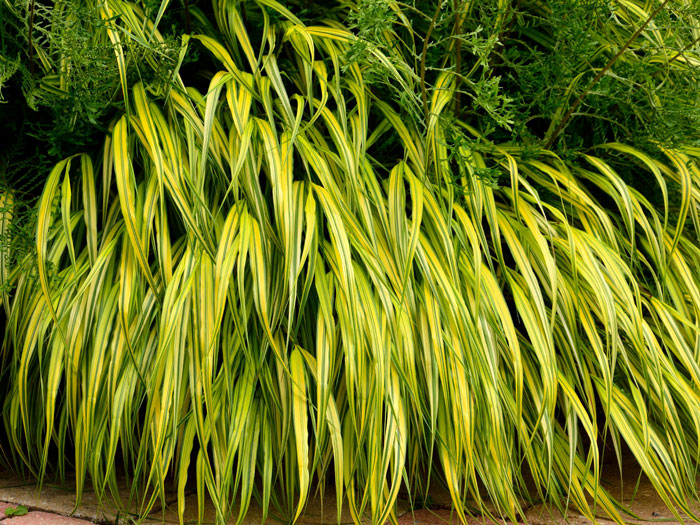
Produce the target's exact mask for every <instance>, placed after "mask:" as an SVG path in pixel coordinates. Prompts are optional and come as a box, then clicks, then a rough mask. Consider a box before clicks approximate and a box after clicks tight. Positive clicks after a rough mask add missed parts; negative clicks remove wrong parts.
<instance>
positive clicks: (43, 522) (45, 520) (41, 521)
mask: <svg viewBox="0 0 700 525" xmlns="http://www.w3.org/2000/svg"><path fill="white" fill-rule="evenodd" d="M89 523H92V522H90V521H85V520H80V519H78V518H69V517H67V516H59V515H58V514H51V513H50V512H30V513H29V514H25V515H24V516H15V517H14V518H7V519H5V520H3V521H2V525H88V524H89Z"/></svg>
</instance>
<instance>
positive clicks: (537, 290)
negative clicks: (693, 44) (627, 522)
mask: <svg viewBox="0 0 700 525" xmlns="http://www.w3.org/2000/svg"><path fill="white" fill-rule="evenodd" d="M260 4H261V5H264V6H266V10H264V12H265V17H264V22H265V24H264V28H263V29H262V33H261V37H260V38H261V40H260V41H259V42H258V41H257V40H253V39H251V38H249V35H248V34H247V33H246V27H245V26H244V24H243V23H242V20H243V18H242V16H241V15H240V13H239V11H238V8H237V5H236V3H233V2H232V3H227V2H224V3H222V4H216V6H215V14H216V15H217V24H218V28H219V30H220V31H221V32H222V33H223V35H224V36H223V38H221V39H214V38H213V37H212V36H205V35H195V36H193V37H192V39H193V40H195V41H197V42H198V43H199V44H200V45H202V46H203V47H204V48H206V49H207V50H208V52H209V53H211V56H213V57H214V58H215V60H216V61H217V67H218V71H216V72H213V73H212V74H210V75H209V78H208V83H209V85H208V88H205V89H200V90H198V89H195V88H194V87H192V86H190V85H187V84H186V83H185V81H184V80H183V79H182V78H180V76H178V75H175V76H174V80H173V86H172V88H171V89H170V90H169V91H168V92H167V93H162V92H161V93H155V94H154V93H152V92H150V91H149V90H148V89H147V87H148V86H145V85H143V84H141V83H138V82H129V81H127V78H126V75H122V78H121V82H122V85H121V88H122V90H123V96H124V97H125V105H126V108H127V110H126V112H125V113H124V114H122V115H120V116H118V117H117V118H116V119H115V120H114V121H113V123H112V124H111V126H110V129H109V132H108V133H107V134H106V135H105V138H104V149H103V152H102V154H101V155H100V156H99V157H94V156H91V155H88V154H79V155H74V156H72V157H69V158H66V159H65V160H63V161H61V162H59V163H58V164H57V165H56V166H55V168H54V169H53V171H52V172H51V173H50V175H49V177H48V180H47V182H46V184H45V187H44V190H43V194H42V196H41V199H40V201H39V203H38V212H37V213H38V218H37V230H36V259H37V269H36V271H35V272H32V271H24V272H14V273H12V272H11V271H10V270H5V269H3V272H4V275H3V277H4V279H6V280H12V284H13V287H14V288H13V290H12V292H11V293H10V294H7V295H6V296H5V298H4V303H5V304H4V306H5V308H6V310H7V312H8V321H7V327H6V339H5V345H4V353H3V355H4V363H3V367H4V368H3V377H4V379H5V381H6V382H7V385H8V386H7V389H8V394H7V396H6V397H5V400H4V404H3V412H2V423H3V426H4V432H5V435H6V443H7V446H6V448H5V449H4V452H5V453H6V454H7V456H8V457H9V458H10V462H11V464H12V465H14V466H15V467H16V468H18V469H28V470H29V471H30V472H31V473H32V474H33V475H35V476H36V477H38V478H39V479H40V480H43V479H46V478H48V477H49V476H53V475H54V474H58V475H59V476H60V477H62V476H64V475H65V474H66V472H69V473H71V474H72V473H74V474H75V483H76V486H77V490H78V494H80V493H81V492H82V491H83V490H84V489H85V488H86V486H88V485H92V487H94V489H95V490H96V492H97V494H98V495H99V496H101V497H105V498H109V497H114V498H118V485H119V483H120V479H121V477H122V476H126V478H127V479H128V480H130V482H131V488H132V491H133V494H134V495H135V496H136V497H137V500H138V502H139V504H138V512H139V513H140V514H141V515H145V514H147V513H148V512H150V511H151V510H152V509H153V508H154V506H155V504H156V503H158V502H159V501H161V500H164V498H165V493H166V491H167V490H169V489H170V487H175V488H176V490H177V495H178V501H177V509H178V512H179V514H180V516H181V519H182V517H183V516H184V510H185V508H184V505H185V495H186V494H187V493H189V492H188V491H189V490H190V488H192V489H194V490H195V491H196V494H197V501H198V507H199V515H200V518H201V516H202V513H203V509H204V504H205V500H206V499H209V500H210V501H211V504H212V505H213V507H214V508H215V511H216V516H217V521H218V522H224V521H225V520H227V519H230V518H234V519H235V518H236V517H239V518H241V517H242V516H244V515H245V513H246V511H247V508H248V506H249V503H250V501H251V498H253V497H254V498H255V500H256V501H257V502H258V503H259V504H260V505H261V507H262V509H263V513H264V514H265V515H268V513H269V514H270V515H275V516H282V517H283V518H284V519H285V520H289V521H295V520H296V519H298V518H299V517H300V516H301V515H302V514H303V512H304V508H305V504H306V503H307V501H308V500H309V499H310V498H311V497H313V495H314V494H315V493H316V491H317V490H322V489H323V488H324V487H327V488H328V489H331V488H332V489H333V491H334V493H335V496H336V498H337V500H336V501H337V512H338V516H340V511H341V507H342V506H346V507H347V508H348V509H349V511H350V512H351V515H352V517H353V519H354V520H355V521H358V522H359V521H360V520H363V519H370V520H371V521H372V522H373V523H384V522H385V521H387V520H390V521H393V520H395V519H396V510H395V509H396V502H397V498H398V497H399V495H400V494H401V495H402V497H408V498H409V499H410V501H411V502H413V504H415V505H416V506H419V505H421V504H423V503H424V502H425V501H426V500H427V498H428V494H429V493H430V490H431V488H432V487H437V486H442V487H445V488H446V489H447V490H448V491H449V494H450V496H451V499H452V504H453V505H454V510H455V517H457V518H459V519H461V520H465V519H466V516H467V515H468V514H474V513H476V514H479V513H487V514H488V513H489V512H491V513H493V514H495V515H498V516H503V517H506V518H509V519H512V520H516V519H518V518H519V517H522V514H523V512H524V511H523V506H524V504H525V502H528V501H545V502H549V503H552V504H554V505H557V506H560V507H562V508H564V507H567V506H568V507H574V508H576V509H578V510H579V511H580V512H581V513H582V514H583V515H585V516H586V517H588V518H590V519H594V517H595V516H596V515H599V514H601V513H602V514H606V515H608V516H609V517H611V518H612V519H614V520H616V521H618V522H620V521H622V520H623V519H625V518H629V516H628V515H626V514H625V513H624V510H625V509H624V506H622V505H621V503H620V502H618V501H616V500H615V499H614V498H613V497H612V496H611V495H610V494H609V493H608V492H607V491H606V489H605V488H604V487H603V486H602V485H601V482H600V481H601V478H600V477H601V470H602V464H603V461H604V454H603V452H604V451H605V452H606V454H608V455H610V454H612V455H613V456H617V459H618V460H619V454H620V453H621V451H622V449H623V448H626V449H628V450H629V452H630V453H631V454H632V455H633V456H634V458H635V459H636V461H637V462H638V463H639V466H640V467H641V469H642V470H643V472H644V474H645V475H646V476H648V478H649V480H650V481H651V483H652V484H653V485H654V487H655V488H656V490H657V491H658V492H659V495H660V496H661V498H662V499H663V501H664V502H665V503H666V504H667V505H668V507H669V508H670V509H671V510H672V511H673V512H674V515H676V516H677V517H678V516H679V515H678V512H684V513H686V514H688V515H689V516H691V517H693V518H696V516H694V515H693V514H692V511H691V509H690V503H691V502H692V500H694V499H695V498H696V496H697V492H696V473H697V468H698V456H699V454H700V367H699V359H700V357H699V352H700V333H699V330H698V328H699V322H700V319H699V317H698V316H699V315H700V273H699V272H698V267H697V261H698V260H700V247H698V245H697V243H696V239H697V237H696V235H697V234H696V229H695V228H696V227H697V225H698V224H697V210H698V206H700V192H699V186H698V184H699V183H700V167H699V166H700V165H699V164H698V162H699V160H698V159H699V158H700V149H698V148H694V147H692V146H678V147H671V146H664V145H661V144H659V145H658V146H657V147H656V149H655V150H654V151H653V152H651V153H650V152H648V151H643V150H641V149H638V148H635V147H632V146H629V145H625V144H622V143H601V144H599V145H598V146H596V147H594V148H592V149H590V150H588V151H587V153H585V154H584V155H582V156H579V157H575V158H564V157H561V156H558V155H557V154H556V153H555V152H554V150H541V151H538V152H537V154H533V152H532V149H531V148H525V147H522V146H515V145H513V143H507V144H506V143H504V144H499V143H493V142H490V141H489V139H488V138H486V137H485V136H484V135H483V134H482V133H481V131H480V130H479V129H478V128H476V127H472V126H470V125H468V124H467V123H465V122H464V121H462V120H459V119H456V120H455V119H453V118H449V119H448V118H443V117H446V116H447V114H448V111H449V108H450V107H451V104H452V103H453V100H454V98H455V92H456V90H457V89H458V85H457V79H456V77H455V76H454V75H453V74H451V73H450V71H449V70H446V71H444V72H442V73H440V74H439V75H437V76H436V77H435V81H434V83H433V84H432V86H430V89H426V90H425V91H424V93H425V95H426V99H425V104H427V106H426V107H424V108H423V109H425V117H426V118H425V120H424V121H422V123H421V121H420V119H414V118H406V116H405V115H404V114H403V113H401V112H400V110H399V108H398V107H396V106H395V105H393V104H391V103H390V101H388V100H382V98H381V97H377V96H375V95H374V94H373V90H372V87H371V86H370V85H369V84H368V82H367V79H366V78H365V74H366V70H365V68H364V67H363V63H362V61H354V62H346V61H344V57H346V56H347V55H346V53H347V51H348V48H349V46H351V45H352V43H353V39H354V38H355V37H354V36H353V34H352V33H351V32H349V31H348V30H346V29H345V28H344V27H343V26H341V25H340V24H338V23H335V22H328V23H322V24H321V23H319V24H318V25H305V24H303V23H302V22H301V21H300V20H298V19H297V18H296V17H295V16H294V15H292V14H291V13H290V12H289V11H287V10H286V9H285V8H284V7H282V6H281V5H279V4H277V3H274V2H273V1H271V0H265V1H262V2H260ZM103 9H104V10H105V11H104V17H105V19H109V20H115V21H114V22H113V23H114V24H115V25H114V27H113V28H112V29H109V35H110V38H111V39H112V41H113V43H114V44H115V49H116V56H117V59H118V60H123V56H124V55H123V54H121V51H120V50H121V48H122V46H123V45H125V44H124V42H123V39H125V38H127V36H128V35H132V36H133V38H144V39H145V38H146V37H148V38H154V39H158V38H160V34H159V33H158V32H157V31H156V30H155V29H154V28H153V26H152V25H149V23H148V21H147V20H146V19H142V18H139V16H140V15H139V13H140V11H139V10H138V9H137V8H136V7H133V6H132V7H129V4H122V3H118V2H108V3H107V4H106V5H105V7H103ZM112 10H114V11H112ZM119 10H123V11H119ZM267 10H269V11H270V12H274V14H275V17H274V20H272V19H271V18H270V17H268V14H267V12H268V11H267ZM114 12H117V13H119V12H122V14H123V15H124V13H126V14H127V15H129V16H126V15H124V16H122V18H121V19H120V20H119V21H118V22H117V21H116V20H117V19H116V18H114ZM129 17H131V18H129ZM144 20H146V21H144ZM129 23H133V25H132V26H129V25H128V24H129ZM117 24H123V25H124V27H127V28H128V29H129V31H126V30H119V31H118V30H117V29H116V27H117ZM122 29H123V27H122ZM130 31H131V32H130ZM138 31H141V34H139V33H138ZM192 43H193V42H190V45H191V44H192ZM279 50H283V51H284V53H285V54H286V56H288V57H291V59H290V60H289V63H294V64H297V66H298V67H296V68H295V69H289V68H285V69H284V70H282V69H281V68H280V66H279V65H278V60H277V59H278V54H279V53H280V51H279ZM120 57H121V58H120ZM367 57H368V60H369V59H370V58H371V60H373V61H375V63H379V64H382V65H383V66H384V67H385V68H386V71H388V74H389V75H390V76H391V77H390V80H391V82H392V83H393V85H395V86H397V89H399V90H404V91H405V92H406V93H416V90H415V89H414V87H415V86H416V85H417V83H418V82H419V81H418V79H417V76H416V73H415V72H414V70H413V69H412V68H411V67H409V65H408V63H407V62H403V63H402V62H398V61H397V60H396V58H395V57H393V58H391V59H390V58H388V55H387V54H385V53H383V51H382V50H381V49H379V48H378V47H372V46H370V47H368V50H367ZM418 98H420V97H418ZM419 102H420V100H419ZM416 107H418V108H420V105H417V106H416ZM419 113H420V111H419ZM455 130H457V131H458V132H459V133H460V134H462V135H463V136H464V137H467V138H468V139H469V140H465V141H462V142H460V143H459V144H454V143H452V142H451V141H450V140H448V139H449V137H450V136H452V135H453V134H454V133H455ZM392 140H394V141H396V144H395V148H394V150H392V151H395V152H396V155H395V158H391V156H389V155H386V154H384V155H383V156H380V155H378V153H377V152H378V151H379V150H380V147H382V146H384V145H385V144H386V143H388V142H390V141H392ZM610 159H614V160H615V162H614V163H613V162H612V161H611V160H610ZM621 163H622V164H624V165H626V166H627V169H631V170H633V171H635V172H636V173H638V174H639V176H640V177H646V178H648V179H649V180H651V181H652V182H653V184H654V185H655V187H656V189H655V193H656V194H657V195H660V197H659V201H660V202H661V204H660V205H659V204H657V203H654V204H652V203H650V202H649V200H648V198H649V196H648V195H647V196H645V194H643V193H641V192H640V191H639V190H638V189H635V187H633V186H632V185H629V184H627V182H626V181H625V179H624V178H623V176H622V175H621V174H620V173H619V170H617V168H615V167H614V166H617V165H620V164H621ZM487 169H488V170H490V172H492V173H496V174H497V176H498V177H500V179H501V180H502V181H503V183H502V184H501V185H500V186H496V185H494V184H492V181H490V180H487V179H486V178H484V177H483V176H482V175H481V174H483V173H484V171H485V170H487ZM674 192H675V193H674ZM672 193H674V194H675V195H676V196H677V200H678V201H679V202H680V204H679V205H678V206H677V207H676V208H673V210H671V205H670V204H669V199H670V197H669V195H671V194H672ZM3 220H4V219H3ZM66 458H68V459H66ZM605 459H610V457H609V456H605ZM526 477H527V481H526V479H525V478H526ZM121 503H123V504H126V502H124V501H122V502H121ZM487 503H488V504H489V505H488V507H487V506H486V505H487ZM487 508H488V509H491V510H490V511H489V510H487ZM676 509H678V510H676ZM338 519H340V518H338Z"/></svg>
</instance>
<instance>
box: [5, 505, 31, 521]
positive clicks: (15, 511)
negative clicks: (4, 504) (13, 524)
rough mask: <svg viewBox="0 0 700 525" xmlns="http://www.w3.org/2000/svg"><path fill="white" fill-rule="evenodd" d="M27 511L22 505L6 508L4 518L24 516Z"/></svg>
mask: <svg viewBox="0 0 700 525" xmlns="http://www.w3.org/2000/svg"><path fill="white" fill-rule="evenodd" d="M27 512H29V510H28V509H27V507H25V506H24V505H17V506H16V507H8V508H6V509H5V516H7V517H8V518H11V517H12V516H24V515H25V514H26V513H27Z"/></svg>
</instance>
